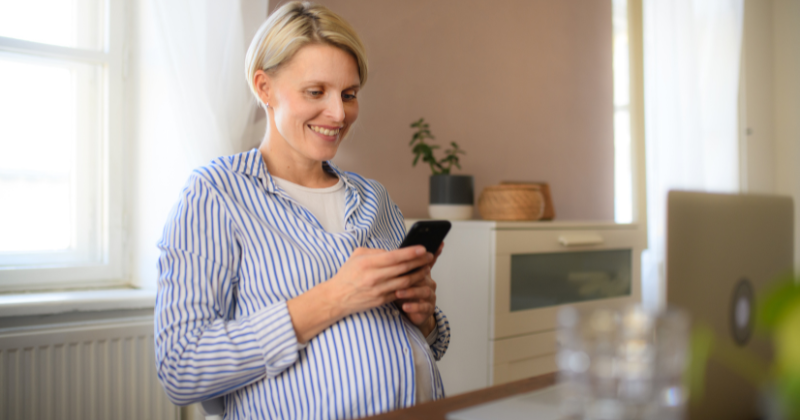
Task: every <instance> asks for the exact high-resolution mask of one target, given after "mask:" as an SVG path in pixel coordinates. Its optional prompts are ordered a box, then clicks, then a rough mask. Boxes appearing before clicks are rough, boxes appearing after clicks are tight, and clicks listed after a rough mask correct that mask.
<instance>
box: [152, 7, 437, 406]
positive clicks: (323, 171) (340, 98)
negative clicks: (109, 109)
mask: <svg viewBox="0 0 800 420" xmlns="http://www.w3.org/2000/svg"><path fill="white" fill-rule="evenodd" d="M245 74H246V76H247V82H248V83H249V84H250V87H251V90H252V91H253V93H254V94H255V96H256V98H257V99H258V101H259V102H260V103H261V105H262V106H263V107H264V109H265V110H266V114H267V117H268V127H267V131H266V133H265V135H264V139H263V141H262V143H261V145H260V146H259V148H258V149H253V150H250V151H248V152H245V153H241V154H238V155H233V156H227V157H222V158H219V159H216V160H214V161H213V162H211V164H209V165H207V166H205V167H201V168H199V169H197V170H195V171H194V172H193V173H192V175H191V177H190V178H189V181H188V182H187V184H186V187H185V188H184V190H183V192H182V193H181V195H180V199H179V201H178V203H177V204H176V205H175V207H174V208H173V210H172V212H171V214H170V216H169V219H168V220H167V223H166V226H165V228H164V234H163V238H162V239H161V241H160V242H159V244H158V245H159V248H160V249H161V256H160V259H159V275H160V277H159V283H158V285H159V286H158V299H157V305H156V327H155V330H156V331H155V335H156V364H157V370H158V376H159V378H160V380H161V382H162V384H163V385H164V387H165V389H166V391H167V394H168V395H169V397H170V398H171V399H172V401H173V402H175V403H176V404H181V405H184V404H190V403H193V402H199V401H207V400H211V399H214V398H218V397H222V398H223V400H224V417H225V418H226V419H262V418H274V419H279V418H287V419H288V418H291V419H304V418H310V419H331V418H356V417H363V416H367V415H371V414H376V413H380V412H384V411H388V410H393V409H397V408H401V407H408V406H411V405H414V404H416V403H419V402H423V401H428V400H432V399H437V398H441V397H443V396H444V389H443V387H442V381H441V378H440V376H439V372H438V370H437V368H436V363H435V362H434V360H438V359H439V358H441V357H442V355H443V354H444V352H445V350H446V349H447V346H448V343H449V340H450V330H449V327H448V323H447V320H446V318H445V316H444V315H443V314H442V312H441V311H440V310H439V309H438V308H437V307H436V293H435V291H436V283H435V282H434V281H433V280H432V279H431V277H430V269H431V267H432V266H433V264H434V262H435V259H436V256H438V253H437V255H436V256H434V255H432V254H430V253H427V252H426V251H425V249H424V248H423V247H421V246H417V247H409V248H402V249H397V247H398V245H399V244H400V242H401V241H402V239H403V235H404V232H405V228H404V224H403V216H402V214H401V213H400V210H399V209H398V207H397V206H396V205H395V204H394V203H393V202H392V200H391V199H390V198H389V194H388V193H387V191H386V189H385V188H384V187H383V186H382V185H381V184H379V183H378V182H376V181H374V180H369V179H365V178H363V177H361V176H359V175H357V174H355V173H352V172H345V171H342V170H341V169H339V168H337V167H336V166H335V165H334V164H332V163H331V162H330V160H331V159H333V157H334V156H335V155H336V151H337V149H338V147H339V144H340V143H341V142H342V141H343V139H345V137H346V135H347V133H348V131H349V130H350V129H351V127H352V125H353V123H354V122H355V121H356V118H357V117H358V109H359V107H358V94H359V91H360V90H361V89H362V88H363V87H364V84H365V82H366V80H367V60H366V57H365V53H364V46H363V44H362V43H361V41H360V39H359V37H358V35H357V34H356V33H355V31H354V30H353V28H352V27H351V26H350V25H349V24H348V23H347V22H345V21H344V20H343V19H342V18H340V17H339V16H337V15H336V14H334V13H332V12H331V11H330V10H328V9H327V8H325V7H322V6H317V5H311V4H308V3H300V2H291V3H287V4H286V5H284V6H282V7H280V8H279V9H277V10H276V11H275V12H274V13H273V14H272V15H270V17H269V18H268V19H267V21H266V22H265V23H264V24H263V25H262V26H261V28H260V29H259V31H258V33H257V34H256V36H255V38H254V39H253V41H252V43H251V45H250V48H249V50H248V53H247V58H246V63H245ZM386 158H387V159H389V158H391V157H390V156H387V157H386ZM439 252H441V249H440V250H439ZM409 272H411V273H410V274H409Z"/></svg>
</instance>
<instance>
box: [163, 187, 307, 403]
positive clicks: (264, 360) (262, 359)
mask: <svg viewBox="0 0 800 420" xmlns="http://www.w3.org/2000/svg"><path fill="white" fill-rule="evenodd" d="M237 236H238V234H237V227H236V225H235V224H234V223H233V221H232V218H231V217H230V216H229V215H228V214H227V213H226V210H225V207H224V204H223V203H222V199H221V198H220V197H219V194H218V193H217V192H216V190H215V189H214V187H213V186H212V185H209V183H208V181H206V180H204V179H203V178H202V177H201V176H200V175H198V174H197V173H195V174H193V175H192V177H191V178H190V179H189V182H188V183H187V186H186V188H185V189H184V191H183V192H182V193H181V196H180V200H179V201H178V203H177V204H176V206H175V207H174V208H173V210H172V212H171V214H170V216H169V218H168V220H167V223H166V226H165V227H164V233H163V237H162V239H161V241H160V242H159V243H158V247H159V249H160V250H161V255H160V258H159V261H158V271H159V279H158V294H157V297H156V313H155V346H156V369H157V372H158V378H159V380H160V381H161V383H162V384H163V386H164V388H165V390H166V393H167V395H168V396H169V398H170V400H171V401H172V402H173V403H175V404H178V405H186V404H190V403H193V402H197V401H203V400H207V399H209V398H213V397H216V396H219V395H224V394H227V393H230V392H232V391H234V390H236V389H238V388H241V387H243V386H245V385H247V384H249V383H252V382H254V381H256V380H259V379H261V378H263V377H264V376H265V375H266V376H269V377H271V376H276V375H278V374H280V373H281V372H282V371H283V370H285V369H286V368H288V367H289V366H291V365H292V364H294V363H295V362H296V361H297V359H298V343H297V337H296V335H295V332H294V327H293V325H292V321H291V318H290V316H289V312H288V310H287V308H286V302H278V303H275V304H272V305H270V306H267V307H265V308H263V309H261V310H260V311H257V312H254V313H253V314H252V315H251V316H249V317H245V318H241V319H235V320H233V319H231V318H232V314H233V312H234V309H235V304H236V298H235V296H236V287H235V282H236V278H237V272H238V269H239V264H240V263H239V259H240V253H241V250H240V249H239V245H238V241H237V240H236V238H237Z"/></svg>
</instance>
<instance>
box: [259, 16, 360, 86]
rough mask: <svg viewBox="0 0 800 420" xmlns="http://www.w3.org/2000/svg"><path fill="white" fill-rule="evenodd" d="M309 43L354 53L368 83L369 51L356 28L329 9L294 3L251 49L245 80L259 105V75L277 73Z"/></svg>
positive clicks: (261, 30)
mask: <svg viewBox="0 0 800 420" xmlns="http://www.w3.org/2000/svg"><path fill="white" fill-rule="evenodd" d="M308 44H328V45H332V46H334V47H337V48H341V49H342V50H344V51H345V52H348V53H350V55H352V56H353V58H354V59H355V60H356V64H357V66H358V75H359V80H360V81H361V86H364V84H365V83H366V82H367V55H366V50H365V48H364V44H363V43H362V42H361V38H359V37H358V34H357V33H356V31H355V29H353V27H352V26H350V24H349V23H347V22H346V21H345V20H344V19H342V18H341V17H340V16H339V15H337V14H336V13H333V12H332V11H330V9H328V8H327V7H325V6H321V5H317V4H312V3H309V2H305V1H304V2H300V1H292V2H289V3H286V4H284V5H283V6H281V7H279V8H278V9H277V10H275V11H274V12H272V14H271V15H270V16H269V17H268V18H267V20H266V21H265V22H264V23H263V24H262V25H261V27H260V28H258V32H256V36H255V37H253V41H251V42H250V48H248V49H247V56H246V57H245V61H244V71H245V77H247V83H248V85H249V86H250V90H251V91H252V92H253V94H254V95H255V96H256V99H258V101H259V102H261V98H259V96H258V93H257V92H256V87H255V85H254V84H253V82H254V80H253V79H254V78H255V74H256V72H257V71H258V70H264V71H266V72H270V71H274V70H277V69H278V67H280V66H281V65H282V64H284V63H286V62H288V61H289V60H291V59H292V57H293V56H294V55H295V53H297V51H298V50H300V48H302V47H304V46H306V45H308Z"/></svg>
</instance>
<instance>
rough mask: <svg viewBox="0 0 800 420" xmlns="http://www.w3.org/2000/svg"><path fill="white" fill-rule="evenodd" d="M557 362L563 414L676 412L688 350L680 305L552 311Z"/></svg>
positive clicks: (595, 417) (626, 418) (619, 416)
mask: <svg viewBox="0 0 800 420" xmlns="http://www.w3.org/2000/svg"><path fill="white" fill-rule="evenodd" d="M558 323H559V330H558V335H557V337H558V356H557V361H558V367H559V383H560V387H559V388H560V390H561V405H562V411H563V412H564V415H565V416H567V417H569V418H573V419H582V420H634V419H635V420H680V419H682V418H683V417H684V411H685V410H684V409H685V405H686V400H687V396H686V392H685V390H684V387H683V384H682V379H683V371H684V367H685V366H686V361H687V356H688V353H687V352H688V340H689V320H688V316H687V315H686V313H685V312H683V311H681V310H677V309H668V310H666V311H662V312H651V311H648V310H645V309H644V308H642V307H641V306H627V307H624V308H621V309H617V308H603V309H595V310H592V311H584V312H581V311H578V310H577V309H575V308H574V307H570V306H568V307H565V308H563V309H562V310H561V311H560V313H559V317H558Z"/></svg>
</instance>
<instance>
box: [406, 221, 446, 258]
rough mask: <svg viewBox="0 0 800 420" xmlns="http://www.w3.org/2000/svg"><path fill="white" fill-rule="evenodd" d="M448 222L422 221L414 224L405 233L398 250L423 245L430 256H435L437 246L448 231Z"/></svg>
mask: <svg viewBox="0 0 800 420" xmlns="http://www.w3.org/2000/svg"><path fill="white" fill-rule="evenodd" d="M450 226H451V224H450V222H448V221H447V220H424V221H420V222H416V223H414V224H413V225H412V226H411V229H409V230H408V233H406V237H405V239H403V243H401V244H400V248H403V247H407V246H414V245H423V246H424V247H425V249H427V250H428V252H430V253H431V254H436V251H438V250H439V246H440V245H441V244H442V241H444V237H445V236H447V232H449V231H450Z"/></svg>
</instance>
